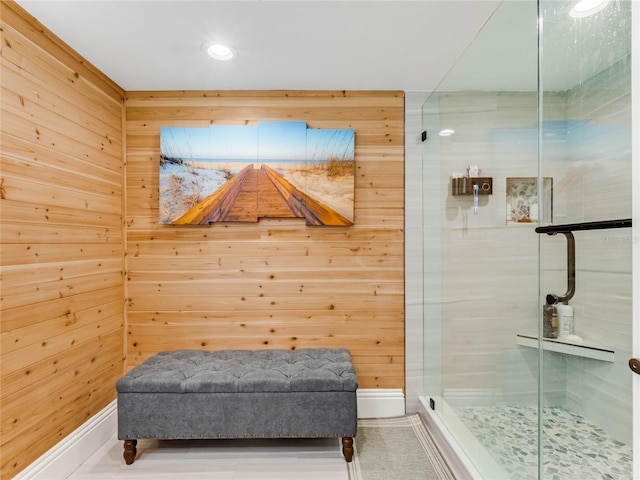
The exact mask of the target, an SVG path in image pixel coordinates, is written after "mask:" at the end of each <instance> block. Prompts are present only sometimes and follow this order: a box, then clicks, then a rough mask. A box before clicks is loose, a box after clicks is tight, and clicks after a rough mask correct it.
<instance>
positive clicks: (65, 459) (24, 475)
mask: <svg viewBox="0 0 640 480" xmlns="http://www.w3.org/2000/svg"><path fill="white" fill-rule="evenodd" d="M116 405H117V401H116V400H114V401H113V402H111V403H110V404H109V405H107V406H106V407H105V408H103V409H102V410H101V411H100V412H98V413H97V414H95V415H94V416H93V417H91V418H90V419H89V420H87V421H86V422H85V423H84V424H82V425H81V426H80V427H78V428H77V429H76V430H74V431H73V432H71V433H70V434H69V435H67V436H66V437H65V438H64V439H63V440H61V441H60V442H58V443H57V444H56V445H55V446H54V447H53V448H51V449H50V450H49V451H48V452H47V453H45V454H44V455H42V456H41V457H40V458H38V459H37V460H36V461H35V462H33V463H32V464H31V465H29V466H28V467H27V468H25V469H24V470H23V471H22V472H20V473H19V474H18V475H17V476H16V477H14V480H27V479H28V480H64V479H65V478H67V477H68V476H69V475H71V474H72V473H73V472H74V471H75V470H76V469H77V468H78V467H79V466H80V465H82V464H83V463H84V462H85V461H86V460H87V459H88V458H89V457H90V456H91V455H93V454H94V453H95V452H96V450H98V449H99V448H100V447H101V446H102V445H103V444H104V443H105V442H106V441H107V440H109V439H110V438H111V437H112V436H113V435H114V434H115V433H116V432H117V428H118V427H117V425H118V421H117V420H118V419H117V417H118V416H117V414H116Z"/></svg>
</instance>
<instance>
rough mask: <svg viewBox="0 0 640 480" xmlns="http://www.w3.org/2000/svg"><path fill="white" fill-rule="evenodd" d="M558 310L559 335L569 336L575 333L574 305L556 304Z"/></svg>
mask: <svg viewBox="0 0 640 480" xmlns="http://www.w3.org/2000/svg"><path fill="white" fill-rule="evenodd" d="M556 309H557V311H558V337H559V338H567V337H568V336H570V335H573V330H574V324H573V307H572V306H571V305H562V304H561V305H556Z"/></svg>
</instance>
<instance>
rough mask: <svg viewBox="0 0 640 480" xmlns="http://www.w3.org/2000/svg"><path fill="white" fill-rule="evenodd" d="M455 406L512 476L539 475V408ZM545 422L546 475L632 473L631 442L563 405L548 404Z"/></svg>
mask: <svg viewBox="0 0 640 480" xmlns="http://www.w3.org/2000/svg"><path fill="white" fill-rule="evenodd" d="M456 412H457V414H458V416H459V418H460V420H462V421H463V422H464V424H465V425H466V426H467V428H469V430H471V432H472V433H473V434H474V435H475V436H476V438H477V439H478V440H479V441H480V443H481V444H482V445H483V446H484V447H485V449H486V450H487V451H488V452H490V454H491V456H492V457H493V458H494V460H496V462H498V463H499V464H500V465H501V466H502V467H503V468H504V470H505V471H507V472H509V474H510V476H511V478H512V479H513V480H520V479H522V480H535V479H536V478H537V462H538V458H537V422H538V413H537V409H536V408H533V407H471V408H456ZM543 422H544V425H543V431H544V437H543V438H544V441H543V442H544V443H543V452H544V456H543V460H544V467H543V469H544V478H545V479H549V480H566V479H580V480H596V479H597V480H629V479H631V478H632V476H633V474H632V469H633V460H632V452H631V446H630V445H625V444H624V443H622V442H620V441H617V440H615V439H614V438H612V437H611V436H610V435H608V434H607V433H606V432H604V431H603V430H602V429H600V428H598V427H597V426H595V425H593V424H591V423H589V422H588V421H587V420H586V419H585V418H583V417H581V416H580V415H576V414H575V413H573V412H571V411H569V410H566V409H564V408H558V407H546V408H545V409H544V417H543Z"/></svg>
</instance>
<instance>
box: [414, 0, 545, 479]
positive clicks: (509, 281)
mask: <svg viewBox="0 0 640 480" xmlns="http://www.w3.org/2000/svg"><path fill="white" fill-rule="evenodd" d="M423 127H424V129H425V130H426V131H427V140H426V141H425V142H424V144H423V165H422V168H423V197H424V202H423V212H424V218H423V225H424V232H423V238H424V248H423V251H424V253H423V255H424V261H423V271H424V285H425V288H424V294H423V298H424V312H425V315H424V318H425V328H424V332H425V338H424V345H425V348H424V350H425V362H424V372H425V378H424V384H425V395H426V397H427V398H428V400H429V401H430V407H429V408H431V409H432V411H433V412H434V413H435V415H437V417H438V418H439V419H440V421H441V422H442V424H444V425H445V428H446V429H447V431H448V432H449V433H450V435H451V436H452V437H453V438H454V439H455V441H456V443H457V444H458V445H459V446H460V448H461V449H462V450H463V451H464V453H465V455H466V456H467V457H468V458H469V459H470V461H471V462H472V464H473V466H474V467H475V469H476V470H477V471H478V472H479V473H480V475H482V477H483V478H486V479H491V480H502V479H504V480H508V479H515V478H523V479H531V480H535V479H536V478H538V448H537V443H538V437H537V423H538V360H539V358H538V349H537V348H535V345H534V346H531V345H524V346H523V345H522V344H521V343H522V341H521V340H520V337H519V335H521V334H531V335H532V336H533V337H532V338H534V339H535V335H536V332H537V325H538V308H539V307H538V299H537V292H538V283H539V281H538V242H539V238H538V235H537V234H536V233H535V231H534V227H535V225H537V222H538V218H539V215H542V212H541V213H538V212H537V210H536V208H537V202H535V198H534V197H535V189H536V182H537V176H538V150H537V145H538V141H537V139H538V96H537V4H536V2H535V1H517V2H512V1H507V2H503V3H502V4H500V6H499V7H498V8H497V9H496V11H495V12H494V14H493V15H492V17H491V18H490V19H489V21H488V22H487V23H486V25H485V26H484V28H483V29H482V31H481V32H479V34H478V35H477V37H476V39H475V40H474V41H473V42H472V44H471V45H470V46H469V47H468V49H467V50H466V51H465V53H464V54H463V56H462V57H461V58H460V59H459V60H458V61H457V63H456V64H455V66H454V67H453V69H452V70H451V71H450V72H449V73H448V75H447V76H446V78H445V79H444V80H443V81H442V83H441V84H440V85H439V87H438V89H437V91H436V92H434V93H433V94H431V95H430V96H429V98H428V99H427V101H426V102H425V104H424V105H423ZM474 186H477V187H478V188H477V189H474ZM533 341H534V343H536V345H537V340H533Z"/></svg>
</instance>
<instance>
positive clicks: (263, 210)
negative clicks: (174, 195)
mask: <svg viewBox="0 0 640 480" xmlns="http://www.w3.org/2000/svg"><path fill="white" fill-rule="evenodd" d="M259 218H304V219H305V220H306V223H307V225H352V224H353V222H352V221H350V220H349V219H347V218H346V217H344V216H343V215H341V214H339V213H338V212H336V211H335V210H333V209H331V208H330V207H328V206H326V205H325V204H323V203H322V202H320V201H318V200H316V199H314V198H313V197H312V196H310V195H308V194H306V193H304V192H302V191H301V190H299V189H298V188H296V187H294V186H293V185H292V184H291V183H289V182H288V181H287V180H286V179H285V178H284V177H283V176H282V175H280V174H279V173H278V172H276V171H275V170H273V169H272V168H270V167H268V166H267V165H264V164H263V165H262V166H261V168H259V169H257V168H254V166H253V165H252V164H251V165H248V166H247V167H245V168H244V169H242V170H241V171H240V172H238V174H237V175H235V176H234V177H233V178H232V179H230V180H229V181H228V182H226V183H225V184H224V185H222V186H221V187H220V188H219V189H218V190H216V191H215V192H214V193H212V194H211V195H209V196H208V197H207V198H205V199H204V200H202V201H201V202H200V203H198V204H197V205H196V206H194V207H193V208H192V209H191V210H189V211H188V212H186V213H185V214H184V215H182V216H181V217H179V218H178V219H176V220H175V221H174V222H173V223H174V224H176V225H207V224H210V223H215V222H257V221H258V219H259Z"/></svg>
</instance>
